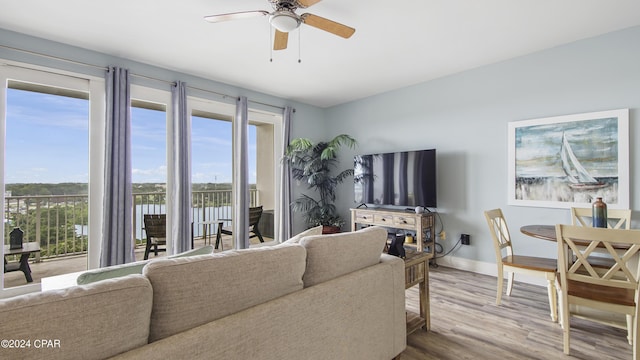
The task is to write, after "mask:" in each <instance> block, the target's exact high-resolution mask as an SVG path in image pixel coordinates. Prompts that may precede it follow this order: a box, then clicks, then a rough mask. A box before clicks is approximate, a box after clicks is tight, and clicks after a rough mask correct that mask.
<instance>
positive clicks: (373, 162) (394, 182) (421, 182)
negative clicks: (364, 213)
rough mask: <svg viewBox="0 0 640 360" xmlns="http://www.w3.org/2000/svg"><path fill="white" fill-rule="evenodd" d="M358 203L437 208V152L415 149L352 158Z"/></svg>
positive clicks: (356, 200)
mask: <svg viewBox="0 0 640 360" xmlns="http://www.w3.org/2000/svg"><path fill="white" fill-rule="evenodd" d="M353 176H354V195H355V202H356V203H358V204H373V205H398V206H412V207H413V206H424V207H437V201H436V150H435V149H429V150H416V151H403V152H392V153H381V154H371V155H356V156H355V158H354V169H353Z"/></svg>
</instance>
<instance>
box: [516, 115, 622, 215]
mask: <svg viewBox="0 0 640 360" xmlns="http://www.w3.org/2000/svg"><path fill="white" fill-rule="evenodd" d="M508 128H509V129H508V130H509V134H508V147H509V151H508V153H509V155H508V176H509V179H508V187H509V190H508V194H509V201H508V204H509V205H517V206H536V207H550V208H570V207H589V206H591V203H592V202H593V201H594V200H595V198H596V197H602V198H603V201H604V202H605V203H606V204H607V206H608V207H609V208H613V209H628V208H629V109H617V110H609V111H600V112H592V113H584V114H573V115H564V116H555V117H548V118H541V119H530V120H522V121H512V122H509V124H508Z"/></svg>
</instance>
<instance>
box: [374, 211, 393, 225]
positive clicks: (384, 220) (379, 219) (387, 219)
mask: <svg viewBox="0 0 640 360" xmlns="http://www.w3.org/2000/svg"><path fill="white" fill-rule="evenodd" d="M373 222H374V223H375V224H376V225H380V226H392V225H393V216H391V215H384V214H382V215H381V214H375V215H373Z"/></svg>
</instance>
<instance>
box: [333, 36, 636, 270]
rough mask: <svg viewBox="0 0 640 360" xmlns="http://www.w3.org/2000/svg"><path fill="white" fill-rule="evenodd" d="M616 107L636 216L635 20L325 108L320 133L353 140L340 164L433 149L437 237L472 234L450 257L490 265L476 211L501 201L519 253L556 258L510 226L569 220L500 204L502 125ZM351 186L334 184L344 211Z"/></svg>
mask: <svg viewBox="0 0 640 360" xmlns="http://www.w3.org/2000/svg"><path fill="white" fill-rule="evenodd" d="M424 66H429V64H428V63H425V65H424ZM372 76H375V75H372ZM619 108H629V109H630V139H631V145H630V147H631V148H630V166H631V169H630V177H631V179H630V182H631V199H630V202H631V206H632V209H634V210H635V211H634V217H638V216H640V213H639V212H638V210H640V208H639V207H640V195H639V194H638V191H637V187H636V186H635V185H636V184H637V183H638V181H637V180H636V179H638V178H640V177H639V176H640V174H639V171H640V169H639V168H638V167H637V166H635V164H636V162H637V159H638V158H639V157H638V152H640V148H639V147H638V146H637V145H636V143H635V141H634V139H639V138H640V133H639V132H640V127H639V126H637V124H636V122H637V120H638V109H639V108H640V27H635V28H631V29H627V30H624V31H619V32H615V33H610V34H607V35H604V36H599V37H596V38H592V39H588V40H583V41H578V42H575V43H571V44H568V45H565V46H560V47H557V48H553V49H550V50H546V51H542V52H538V53H534V54H531V55H527V56H523V57H520V58H516V59H512V60H508V61H504V62H501V63H497V64H493V65H489V66H484V67H481V68H477V69H474V70H471V71H467V72H463V73H460V74H456V75H453V76H448V77H445V78H440V79H437V80H434V81H430V82H426V83H422V84H418V85H415V86H411V87H407V88H403V89H400V90H397V91H392V92H389V93H385V94H381V95H377V96H372V97H369V98H365V99H362V100H359V101H355V102H351V103H348V104H344V105H341V106H336V107H334V108H330V109H327V112H326V117H327V125H328V127H329V129H330V133H329V134H328V135H327V138H329V137H330V136H332V135H335V134H339V133H347V134H351V135H353V136H354V137H356V138H357V140H358V141H359V143H360V146H359V148H358V149H357V150H356V151H345V152H343V153H342V157H341V160H342V161H344V164H345V166H347V164H349V163H350V162H352V158H353V155H354V153H372V152H384V151H397V150H407V149H422V148H436V149H437V156H438V157H437V161H438V184H437V186H438V209H437V211H438V212H439V213H440V214H441V218H442V220H443V222H444V229H445V231H446V233H447V239H446V240H444V241H442V244H443V245H444V247H445V249H449V248H451V247H452V246H453V244H454V243H455V241H457V239H458V238H459V237H460V234H461V233H468V234H471V245H470V246H465V247H462V248H460V249H459V250H457V251H456V252H455V253H454V254H453V255H454V256H456V257H459V258H464V259H471V260H478V261H481V262H495V255H494V252H493V247H492V244H491V238H490V235H489V231H488V228H487V225H486V222H485V220H484V216H483V213H482V212H483V211H484V210H486V209H490V208H496V207H500V208H502V209H503V211H504V212H505V216H506V218H507V221H508V223H509V226H510V230H511V233H512V236H513V237H514V238H515V240H516V250H517V251H519V252H523V253H527V254H530V255H538V256H550V257H555V254H556V251H557V250H556V246H555V244H554V243H548V242H544V241H541V240H534V239H531V238H527V237H525V236H523V235H521V234H520V233H519V230H518V229H519V228H520V226H522V225H525V224H555V223H558V222H565V223H566V222H570V216H569V211H568V210H563V209H549V208H533V207H520V206H508V205H507V151H508V150H507V123H508V122H510V121H517V120H526V119H535V118H542V117H550V116H558V115H566V114H576V113H586V112H593V111H602V110H612V109H619ZM352 192H353V190H352V188H351V187H349V186H342V187H341V188H340V195H339V203H338V204H337V205H338V207H339V208H340V209H341V211H342V214H343V215H344V216H346V217H347V218H348V209H349V208H350V207H353V206H354V203H353V200H352V199H353V194H352ZM635 225H636V226H639V225H640V222H638V223H636V224H635Z"/></svg>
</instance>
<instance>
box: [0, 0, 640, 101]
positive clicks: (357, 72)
mask: <svg viewBox="0 0 640 360" xmlns="http://www.w3.org/2000/svg"><path fill="white" fill-rule="evenodd" d="M249 10H269V11H271V7H270V4H269V3H268V2H267V1H266V0H236V1H232V0H182V1H175V0H109V1H95V0H94V1H87V0H56V1H52V0H21V1H16V0H0V28H4V29H8V30H12V31H16V32H21V33H25V34H28V35H33V36H37V37H42V38H46V39H50V40H54V41H59V42H63V43H67V44H71V45H75V46H79V47H83V48H87V49H91V50H95V51H99V52H103V53H107V54H111V55H114V56H118V57H124V58H128V59H131V60H136V61H140V62H143V63H147V64H152V65H157V66H160V67H163V68H168V69H171V70H176V71H180V72H184V73H188V74H193V75H196V76H200V77H204V78H208V79H212V80H216V81H219V82H223V83H227V84H231V85H235V86H239V87H243V88H247V89H251V90H255V91H259V92H264V93H267V94H271V95H275V96H278V97H282V98H285V99H291V100H295V101H299V102H303V103H307V104H311V105H316V106H320V107H329V106H333V105H337V104H341V103H344V102H348V101H352V100H356V99H360V98H364V97H367V96H370V95H374V94H378V93H382V92H386V91H389V90H393V89H397V88H401V87H405V86H408V85H412V84H416V83H420V82H424V81H428V80H431V79H435V78H438V77H442V76H446V75H449V74H453V73H457V72H461V71H464V70H467V69H471V68H475V67H479V66H482V65H486V64H491V63H495V62H499V61H502V60H506V59H509V58H513V57H517V56H521V55H525V54H529V53H532V52H535V51H539V50H542V49H546V48H551V47H554V46H558V45H561V44H565V43H568V42H572V41H575V40H579V39H584V38H589V37H593V36H597V35H599V34H604V33H607V32H611V31H615V30H619V29H624V28H628V27H632V26H636V25H640V1H638V0H405V1H402V2H399V1H382V0H323V1H321V2H320V3H318V4H316V5H313V6H312V7H310V8H308V9H299V10H298V14H301V13H304V12H309V13H313V14H316V15H319V16H322V17H325V18H329V19H331V20H334V21H337V22H340V23H343V24H345V25H349V26H351V27H354V28H356V33H355V34H354V35H353V36H352V37H351V38H350V39H347V40H345V39H343V38H340V37H337V36H335V35H332V34H330V33H327V32H324V31H321V30H318V29H316V28H312V27H310V26H307V25H302V29H301V39H300V41H299V42H298V32H297V31H296V32H293V33H292V34H291V35H290V36H289V48H288V49H287V50H284V51H279V52H273V62H270V61H269V59H270V57H271V51H270V48H271V46H270V44H269V41H270V36H269V25H268V20H267V18H266V17H260V18H253V19H245V20H237V21H231V22H224V23H216V24H212V23H207V22H205V21H204V20H203V16H205V15H212V14H218V13H228V12H236V11H249ZM298 43H300V47H298ZM1 44H2V39H0V45H1ZM299 52H300V53H301V56H300V57H301V60H302V62H301V63H298V58H299V56H298V54H299Z"/></svg>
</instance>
